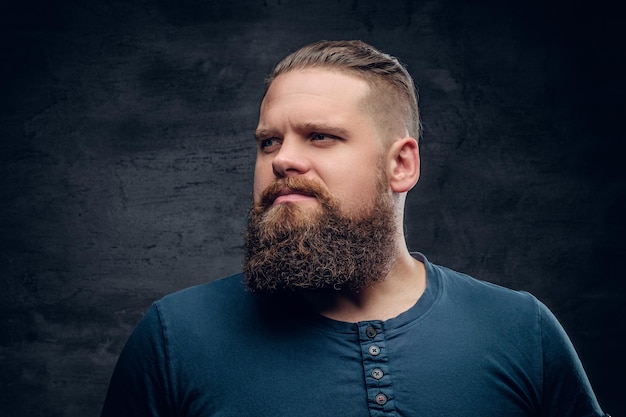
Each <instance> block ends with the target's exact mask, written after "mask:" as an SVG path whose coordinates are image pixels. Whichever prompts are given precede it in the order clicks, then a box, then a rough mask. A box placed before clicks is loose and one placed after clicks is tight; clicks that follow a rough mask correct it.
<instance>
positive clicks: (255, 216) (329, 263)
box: [244, 178, 396, 293]
mask: <svg viewBox="0 0 626 417" xmlns="http://www.w3.org/2000/svg"><path fill="white" fill-rule="evenodd" d="M383 183H384V182H383V181H382V179H381V184H380V185H379V187H378V188H379V189H378V192H377V196H376V198H375V201H374V204H373V207H372V208H371V209H370V210H367V209H364V210H362V211H361V212H359V213H353V214H351V215H342V214H340V210H339V205H338V204H337V202H336V201H334V200H333V199H332V198H331V197H330V196H329V195H328V194H327V193H326V192H325V190H323V189H321V187H320V186H319V185H318V184H317V183H315V182H312V181H310V180H306V179H301V178H286V179H282V180H279V181H276V182H275V183H274V184H272V185H271V186H270V187H268V189H267V190H265V192H264V193H263V196H262V197H261V201H260V203H259V204H256V205H253V207H252V209H251V210H250V215H249V220H248V229H247V234H246V257H245V261H244V274H245V284H246V286H247V287H248V288H249V289H251V290H252V291H254V292H260V293H278V292H285V291H336V290H349V291H360V290H361V289H363V288H365V287H367V286H370V285H372V284H373V283H376V282H378V281H380V280H382V279H384V278H385V276H386V275H387V273H388V272H389V270H390V267H391V262H392V259H393V257H394V254H395V239H394V233H396V230H395V222H394V206H393V200H392V197H391V196H390V195H389V194H388V193H387V191H386V189H385V187H383ZM285 187H287V188H289V189H291V190H297V191H300V192H303V193H306V194H309V195H312V196H314V197H315V198H317V199H318V201H319V202H320V206H319V207H318V208H316V209H312V208H310V207H308V208H306V209H305V208H302V207H301V206H300V205H298V204H290V203H284V204H278V205H276V206H273V205H272V201H273V200H274V198H275V196H276V195H277V193H278V192H279V191H280V190H281V189H283V188H285Z"/></svg>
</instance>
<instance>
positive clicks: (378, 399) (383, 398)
mask: <svg viewBox="0 0 626 417" xmlns="http://www.w3.org/2000/svg"><path fill="white" fill-rule="evenodd" d="M376 404H378V405H385V404H387V396H386V395H385V394H383V393H382V392H381V393H380V394H378V395H377V396H376Z"/></svg>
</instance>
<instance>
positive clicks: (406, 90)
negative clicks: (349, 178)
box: [265, 40, 421, 140]
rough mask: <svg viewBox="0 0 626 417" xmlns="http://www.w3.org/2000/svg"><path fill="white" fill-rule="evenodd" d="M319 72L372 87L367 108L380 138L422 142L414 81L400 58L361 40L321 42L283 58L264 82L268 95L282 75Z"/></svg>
mask: <svg viewBox="0 0 626 417" xmlns="http://www.w3.org/2000/svg"><path fill="white" fill-rule="evenodd" d="M307 68H320V69H328V70H333V71H339V72H342V73H344V74H347V75H353V76H356V77H359V78H361V79H363V80H364V81H365V82H367V84H368V85H369V87H370V92H369V95H368V97H367V99H366V100H365V103H363V104H364V107H365V110H366V111H368V112H369V113H370V115H371V117H372V118H373V119H374V122H375V124H376V126H377V127H378V129H379V131H380V132H381V134H383V135H385V136H387V137H397V136H398V135H400V137H404V136H405V135H406V133H407V132H408V134H409V136H412V137H414V138H415V139H416V140H419V137H420V134H421V124H420V117H419V110H418V107H417V94H416V92H415V85H414V84H413V79H412V78H411V76H410V75H409V73H408V71H407V70H406V68H405V67H404V65H402V64H401V63H400V62H399V61H398V59H397V58H395V57H393V56H391V55H388V54H385V53H383V52H381V51H379V50H378V49H376V48H374V47H373V46H371V45H368V44H366V43H365V42H362V41H358V40H351V41H319V42H315V43H312V44H309V45H306V46H304V47H302V48H300V49H298V50H297V51H295V52H294V53H292V54H290V55H288V56H287V57H285V58H283V59H282V60H281V61H280V62H279V63H278V64H277V65H276V66H275V67H274V70H273V71H272V73H271V74H270V75H269V77H268V78H267V79H266V82H265V88H266V90H265V92H266V93H267V89H268V88H269V87H270V85H271V84H272V82H273V81H274V79H275V78H276V77H278V76H279V75H280V74H284V73H286V72H289V71H292V70H301V69H307Z"/></svg>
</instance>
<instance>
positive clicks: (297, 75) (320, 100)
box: [261, 68, 370, 113]
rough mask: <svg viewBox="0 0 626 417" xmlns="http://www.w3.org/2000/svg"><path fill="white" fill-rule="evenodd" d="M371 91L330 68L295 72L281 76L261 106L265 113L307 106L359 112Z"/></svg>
mask: <svg viewBox="0 0 626 417" xmlns="http://www.w3.org/2000/svg"><path fill="white" fill-rule="evenodd" d="M369 91H370V88H369V85H368V84H367V82H366V81H365V80H363V79H361V78H359V77H356V76H354V75H348V74H345V73H342V72H339V71H334V70H330V69H318V68H307V69H297V70H291V71H289V72H286V73H283V74H280V75H279V76H277V77H276V78H275V79H274V80H273V82H272V83H271V85H270V86H269V88H268V90H267V92H266V94H265V97H264V98H263V101H262V103H261V112H262V113H263V111H267V110H270V109H272V108H273V107H276V106H279V107H280V106H286V107H289V106H291V105H295V104H303V103H306V101H307V100H309V101H310V104H311V105H312V106H313V105H327V106H329V107H332V108H344V109H350V108H352V109H354V110H359V109H360V108H361V107H362V103H363V100H364V99H365V98H366V97H367V95H368V93H369Z"/></svg>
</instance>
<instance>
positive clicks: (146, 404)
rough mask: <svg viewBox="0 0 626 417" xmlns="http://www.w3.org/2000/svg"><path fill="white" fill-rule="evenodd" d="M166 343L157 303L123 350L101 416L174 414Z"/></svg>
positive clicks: (162, 415)
mask: <svg viewBox="0 0 626 417" xmlns="http://www.w3.org/2000/svg"><path fill="white" fill-rule="evenodd" d="M165 342H166V340H165V337H164V332H163V326H162V324H161V320H160V317H159V310H158V307H157V305H156V304H153V305H152V307H151V308H150V309H149V310H148V312H147V313H146V315H145V316H144V317H143V319H142V320H141V321H140V322H139V324H138V325H137V327H136V328H135V330H134V331H133V333H132V334H131V336H130V337H129V339H128V341H127V342H126V344H125V346H124V348H123V349H122V353H121V354H120V357H119V359H118V361H117V364H116V366H115V369H114V371H113V375H112V377H111V381H110V383H109V387H108V390H107V394H106V397H105V401H104V405H103V408H102V413H101V417H130V416H133V417H136V416H146V417H148V416H159V417H165V416H169V415H172V414H171V413H170V411H171V410H170V401H169V398H170V397H169V392H170V390H169V389H168V380H169V375H168V367H167V349H166V343H165Z"/></svg>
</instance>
